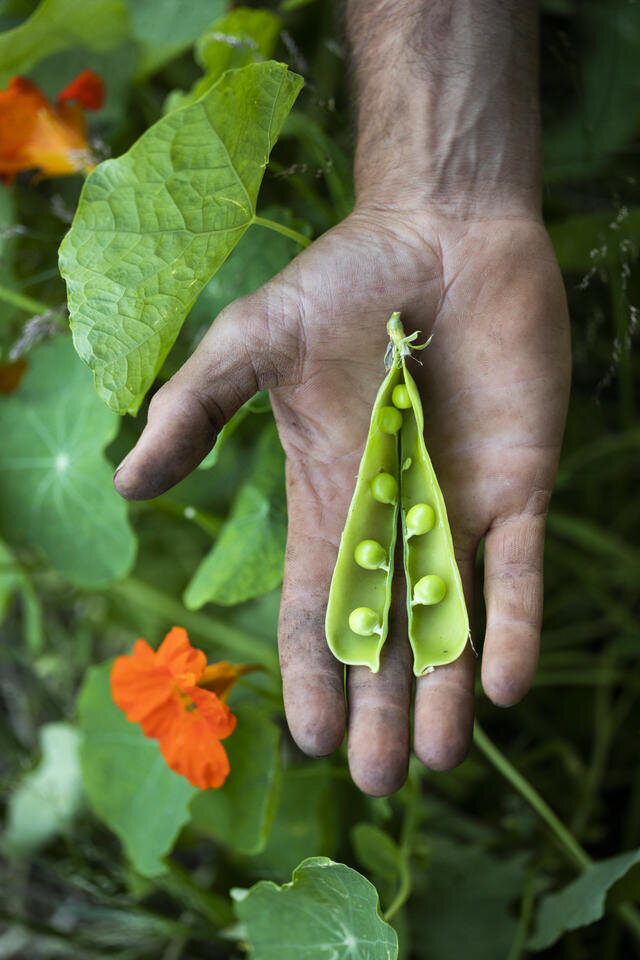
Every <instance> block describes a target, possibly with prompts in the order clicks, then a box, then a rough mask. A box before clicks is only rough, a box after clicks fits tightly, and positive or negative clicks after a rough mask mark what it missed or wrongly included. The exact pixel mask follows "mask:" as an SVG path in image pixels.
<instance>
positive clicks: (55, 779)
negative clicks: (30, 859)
mask: <svg viewBox="0 0 640 960" xmlns="http://www.w3.org/2000/svg"><path fill="white" fill-rule="evenodd" d="M39 735H40V747H41V750H42V757H41V759H40V762H39V764H38V766H37V767H36V768H35V770H32V771H31V773H28V774H26V776H25V777H23V779H22V781H21V782H20V783H19V784H18V786H17V788H16V789H15V790H14V791H13V793H12V794H11V795H10V797H9V802H8V810H7V827H6V832H5V840H6V843H7V846H8V849H9V850H10V852H11V853H13V854H16V855H17V856H29V855H30V854H32V853H34V852H35V851H36V850H37V849H39V848H40V847H42V846H44V844H46V843H48V842H49V841H50V840H53V839H54V837H56V836H58V835H59V834H60V833H63V832H64V831H65V830H66V829H67V827H68V826H69V824H70V823H71V821H72V820H73V818H74V817H75V815H76V814H77V813H78V812H79V810H80V809H81V807H82V804H83V789H82V779H81V776H80V763H79V759H78V740H79V736H78V731H77V730H76V729H75V728H74V727H72V726H71V725H70V724H68V723H47V724H45V726H43V727H42V728H41V730H40V734H39Z"/></svg>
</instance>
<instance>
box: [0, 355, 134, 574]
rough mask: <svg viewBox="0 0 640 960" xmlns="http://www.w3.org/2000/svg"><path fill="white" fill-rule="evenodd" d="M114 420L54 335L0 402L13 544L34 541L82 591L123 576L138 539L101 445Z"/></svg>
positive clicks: (5, 519)
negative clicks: (12, 389)
mask: <svg viewBox="0 0 640 960" xmlns="http://www.w3.org/2000/svg"><path fill="white" fill-rule="evenodd" d="M119 425H120V422H119V420H118V417H116V415H115V414H113V413H111V411H109V410H106V409H105V407H104V406H103V405H102V404H101V403H100V401H99V399H98V398H97V397H96V395H95V393H94V391H93V390H92V388H91V378H90V377H89V376H88V374H87V371H86V370H85V368H84V367H83V365H82V364H81V363H79V362H78V358H77V357H76V355H75V353H74V352H73V347H72V345H71V341H70V340H69V339H68V338H67V337H59V338H57V339H55V340H53V341H50V342H49V343H46V344H43V345H41V346H39V347H37V348H36V349H35V350H33V351H32V352H31V353H30V354H29V366H28V368H27V372H26V374H25V376H24V379H23V380H22V382H21V384H20V386H19V387H18V389H17V390H16V391H15V392H14V393H12V394H11V395H10V396H8V397H3V398H0V435H1V436H2V444H0V498H1V500H2V503H3V506H4V509H3V513H2V517H1V518H0V530H1V532H2V535H3V536H4V537H5V539H6V540H7V541H9V542H10V543H17V544H29V545H30V546H36V547H40V548H41V549H42V550H43V551H44V553H45V554H46V556H47V558H48V559H49V562H50V563H51V565H52V566H53V567H55V568H56V569H57V570H59V571H60V573H62V574H64V575H65V576H66V577H68V578H69V580H71V581H73V582H74V583H76V584H78V585H79V586H84V587H98V586H104V585H106V584H108V583H111V582H113V581H114V580H117V579H119V578H121V577H123V576H125V575H126V574H127V572H128V571H129V569H130V568H131V566H132V564H133V560H134V555H135V539H134V535H133V532H132V530H131V528H130V527H129V524H128V522H127V508H126V504H125V503H124V501H123V500H122V499H121V498H120V497H119V496H118V495H117V493H116V492H115V490H114V489H113V485H112V482H111V473H112V470H111V467H110V465H109V463H108V462H107V460H106V458H105V456H104V454H103V450H104V448H105V447H106V445H107V444H108V443H109V442H110V441H111V440H113V438H114V436H115V435H116V433H117V431H118V428H119Z"/></svg>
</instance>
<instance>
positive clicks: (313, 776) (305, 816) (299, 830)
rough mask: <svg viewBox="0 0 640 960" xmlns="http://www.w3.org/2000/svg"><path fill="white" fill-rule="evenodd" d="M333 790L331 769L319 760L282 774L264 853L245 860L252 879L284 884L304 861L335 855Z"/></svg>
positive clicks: (244, 865) (286, 769)
mask: <svg viewBox="0 0 640 960" xmlns="http://www.w3.org/2000/svg"><path fill="white" fill-rule="evenodd" d="M332 786H333V781H332V777H331V770H330V767H329V765H328V764H326V763H322V762H320V761H318V760H316V761H314V762H313V764H311V765H305V766H300V767H287V768H285V769H284V770H283V771H282V783H281V787H280V796H279V799H278V804H277V807H276V812H275V816H274V818H273V823H272V824H271V829H270V831H269V837H268V839H267V843H266V845H265V847H264V850H262V851H261V852H260V853H258V854H254V855H253V856H252V857H251V858H249V857H247V858H246V859H243V860H242V867H243V869H244V870H245V871H246V872H247V873H248V874H249V875H250V876H252V877H256V878H260V879H261V878H263V877H266V878H268V879H269V880H277V881H279V882H282V883H284V882H285V881H286V880H288V879H289V877H290V876H291V871H292V870H293V869H294V868H295V866H296V864H298V863H299V862H300V861H301V860H302V859H304V858H305V857H309V856H331V855H332V853H333V850H334V848H335V836H334V833H335V819H336V803H335V798H334V797H333V796H332V792H331V788H332Z"/></svg>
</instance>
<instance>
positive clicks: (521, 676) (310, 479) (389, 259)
mask: <svg viewBox="0 0 640 960" xmlns="http://www.w3.org/2000/svg"><path fill="white" fill-rule="evenodd" d="M393 310H401V311H402V317H403V322H404V326H405V330H406V331H407V332H410V331H412V330H420V331H421V332H422V333H423V334H424V336H425V337H426V336H427V335H429V334H431V333H432V334H433V340H432V342H431V344H430V346H429V347H428V348H427V349H426V350H425V351H423V352H420V353H419V354H418V357H419V359H420V361H421V362H422V366H421V365H420V364H419V363H418V361H417V360H414V361H411V372H412V373H413V376H414V378H415V379H416V381H417V383H418V387H419V389H420V391H421V396H422V401H423V405H424V412H425V431H424V432H425V439H426V443H427V448H428V450H429V452H430V455H431V457H432V460H433V463H434V466H435V469H436V472H437V475H438V478H439V481H440V485H441V487H442V490H443V493H444V496H445V500H446V503H447V509H448V513H449V520H450V524H451V528H452V532H453V538H454V544H455V549H456V556H457V559H458V564H459V567H460V572H461V575H462V580H463V584H464V587H465V592H466V597H467V604H468V606H469V608H470V609H471V605H472V603H473V596H472V584H473V567H474V562H475V554H476V551H477V548H478V544H479V542H480V540H481V539H482V538H483V537H484V538H485V555H484V595H485V601H486V607H487V628H486V635H485V638H484V644H483V645H482V647H483V649H482V683H483V687H484V690H485V692H486V694H487V695H488V696H489V697H490V698H491V699H492V700H493V701H494V703H496V704H498V705H501V706H508V705H511V704H514V703H517V702H518V701H519V700H520V699H521V697H522V696H523V695H524V694H525V693H526V691H527V690H528V688H529V686H530V684H531V682H532V680H533V676H534V673H535V669H536V663H537V657H538V645H539V634H540V620H541V614H542V552H543V538H544V517H545V513H546V509H547V504H548V500H549V496H550V492H551V487H552V484H553V479H554V475H555V471H556V467H557V461H558V455H559V450H560V443H561V439H562V431H563V426H564V419H565V413H566V406H567V396H568V389H569V376H570V373H569V370H570V366H569V351H570V348H569V332H568V317H567V308H566V302H565V295H564V288H563V285H562V280H561V277H560V273H559V270H558V267H557V264H556V261H555V258H554V255H553V251H552V248H551V244H550V241H549V239H548V236H547V234H546V232H545V230H544V228H543V226H542V225H541V223H540V222H539V221H538V220H536V219H535V218H532V219H521V218H518V217H506V218H503V219H499V220H490V219H477V220H453V221H452V220H449V219H446V218H442V217H441V216H438V217H433V216H423V217H420V216H418V215H416V214H415V212H407V211H394V210H391V209H383V208H381V207H376V208H375V209H371V208H369V209H367V208H363V207H356V210H355V212H354V213H353V214H352V215H351V216H350V217H348V218H347V219H346V220H345V221H343V222H342V223H341V224H339V225H338V226H337V227H335V228H334V229H333V230H331V231H329V232H328V233H326V234H324V235H323V236H322V237H321V238H320V239H319V240H317V241H316V242H315V243H314V244H313V245H312V246H311V247H310V248H308V249H307V250H305V251H304V252H303V253H301V254H300V255H299V256H298V257H297V258H296V259H295V260H294V261H293V262H292V263H291V264H290V265H289V266H288V267H287V268H286V269H285V270H284V271H282V272H281V273H280V274H279V275H278V276H276V277H275V278H274V279H273V280H271V281H270V282H269V283H268V284H267V285H266V286H264V287H263V288H261V289H260V290H258V291H257V292H256V293H254V294H251V295H249V296H248V297H244V298H242V299H241V300H238V301H235V302H234V303H233V304H231V305H230V306H229V307H228V308H227V309H226V310H225V311H223V313H222V314H220V316H219V317H218V318H217V319H216V321H215V323H214V324H213V326H212V328H211V330H210V331H209V333H208V334H207V336H206V337H205V338H204V340H203V342H202V344H201V345H200V346H199V348H198V350H197V351H196V353H195V354H194V356H193V357H192V358H191V359H190V360H189V361H188V362H187V363H186V364H185V366H184V367H183V368H182V369H181V370H180V371H179V372H178V373H177V374H176V375H175V376H174V377H173V378H172V380H171V381H169V383H168V384H166V385H165V386H164V387H162V388H161V390H159V391H158V393H157V394H156V395H155V396H154V398H153V400H152V403H151V406H150V410H149V418H148V425H147V427H146V429H145V431H144V433H143V435H142V437H141V439H140V441H139V442H138V444H137V446H136V447H135V448H134V451H133V452H132V453H131V454H130V455H129V456H128V457H127V458H126V460H125V461H124V462H123V464H122V465H121V467H120V468H119V470H118V472H117V476H116V481H115V482H116V487H117V489H118V490H119V492H120V493H121V494H123V495H124V496H126V497H128V498H136V499H138V498H139V499H142V498H147V497H151V496H156V495H158V494H159V493H161V492H162V491H164V490H165V489H167V488H168V487H170V486H171V485H173V483H175V482H177V481H178V480H179V479H181V478H182V477H183V476H185V475H186V474H187V473H188V472H190V470H192V469H193V468H194V467H195V466H196V464H197V463H198V462H199V460H200V459H201V458H202V457H203V456H204V455H205V453H206V452H207V451H208V449H209V448H210V446H211V444H212V442H213V440H214V438H215V434H216V433H217V431H218V430H219V429H220V427H221V426H222V424H223V423H224V422H225V421H226V420H228V419H229V417H230V416H232V415H233V413H234V412H235V410H237V409H238V407H239V406H240V404H241V403H243V402H244V401H246V400H247V399H248V398H249V397H250V396H251V395H252V394H253V393H254V392H255V390H257V389H263V388H269V389H270V390H271V398H272V405H273V409H274V413H275V417H276V420H277V423H278V428H279V431H280V437H281V440H282V443H283V446H284V448H285V451H286V455H287V499H288V510H289V535H288V542H287V553H286V563H285V578H284V587H283V596H282V605H281V613H280V622H279V644H280V659H281V666H282V677H283V688H284V698H285V707H286V713H287V719H288V722H289V727H290V730H291V733H292V735H293V737H294V739H295V740H296V742H297V743H298V745H299V746H300V747H301V749H302V750H304V751H305V752H306V753H309V754H311V755H316V756H318V755H326V754H328V753H331V752H332V751H333V750H335V749H336V748H337V747H338V746H339V744H340V743H341V741H342V738H343V735H344V730H345V724H346V723H347V718H346V712H347V711H346V705H345V696H344V684H343V676H344V667H343V666H342V664H340V663H338V662H337V661H336V660H335V659H334V658H333V656H332V654H331V653H330V651H329V649H328V647H327V644H326V640H325V636H324V617H325V610H326V603H327V597H328V592H329V584H330V581H331V575H332V573H333V567H334V564H335V560H336V555H337V549H338V543H339V540H340V534H341V532H342V527H343V525H344V521H345V518H346V514H347V510H348V507H349V503H350V500H351V496H352V493H353V489H354V485H355V477H356V474H357V470H358V464H359V461H360V457H361V455H362V449H363V445H364V440H365V438H366V435H367V428H368V423H369V417H370V413H371V406H372V403H373V400H374V398H375V395H376V391H377V389H378V387H379V385H380V383H381V381H382V379H383V377H384V365H383V356H384V352H385V347H386V343H387V334H386V321H387V319H388V317H389V315H390V313H391V312H392V311H393ZM401 569H402V567H401V565H400V570H401ZM354 602H355V601H354ZM481 639H482V638H480V637H475V638H474V641H475V644H476V646H477V647H478V646H480V645H481V644H480V641H481ZM475 666H476V659H475V657H474V654H473V652H472V650H471V648H470V647H467V649H466V651H465V652H464V653H463V654H462V656H461V657H460V658H459V659H458V660H457V661H456V662H455V663H452V664H450V665H448V666H445V667H439V668H438V669H437V670H435V671H434V672H433V673H432V674H430V675H428V676H425V677H421V678H419V679H418V680H416V681H415V710H414V724H413V749H414V751H415V753H416V755H417V756H418V758H419V759H420V760H421V761H422V762H423V763H424V764H426V765H427V766H428V767H430V768H431V769H433V770H447V769H450V768H451V767H454V766H455V765H457V764H458V763H460V762H461V761H462V760H463V758H464V756H465V755H466V753H467V750H468V748H469V744H470V740H471V733H472V723H473V695H474V671H475ZM346 683H347V699H348V752H349V763H350V768H351V773H352V777H353V779H354V782H355V783H356V784H357V785H358V786H359V787H360V788H361V789H362V790H363V791H365V792H367V793H369V794H372V795H385V794H388V793H390V792H392V791H394V790H396V789H398V788H399V787H400V786H401V784H402V783H403V781H404V779H405V776H406V772H407V765H408V760H409V752H410V741H411V731H410V721H409V718H410V707H411V699H412V687H413V676H412V670H411V657H410V650H409V643H408V639H407V633H406V619H405V615H404V593H403V584H402V582H401V581H400V579H399V578H398V577H396V580H395V581H394V605H393V607H392V613H391V620H390V630H389V637H388V639H387V642H386V644H385V647H384V649H383V657H382V666H381V669H380V672H379V673H378V674H372V673H370V671H369V670H368V668H366V667H351V668H348V669H347V680H346Z"/></svg>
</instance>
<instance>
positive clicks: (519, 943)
mask: <svg viewBox="0 0 640 960" xmlns="http://www.w3.org/2000/svg"><path fill="white" fill-rule="evenodd" d="M534 892H535V873H534V872H533V871H530V873H529V874H528V875H527V879H526V882H525V886H524V892H523V894H522V901H521V904H520V919H519V921H518V929H517V930H516V935H515V937H514V939H513V943H512V944H511V949H510V950H509V956H508V957H507V960H520V957H521V956H522V954H523V952H524V950H525V944H526V942H527V937H528V935H529V927H530V925H531V917H532V914H533V903H534V899H535V897H534Z"/></svg>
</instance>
